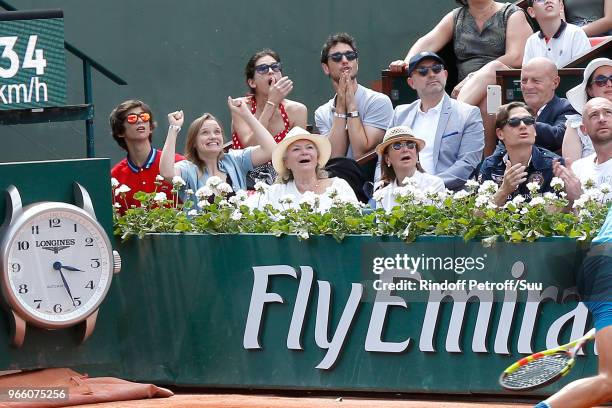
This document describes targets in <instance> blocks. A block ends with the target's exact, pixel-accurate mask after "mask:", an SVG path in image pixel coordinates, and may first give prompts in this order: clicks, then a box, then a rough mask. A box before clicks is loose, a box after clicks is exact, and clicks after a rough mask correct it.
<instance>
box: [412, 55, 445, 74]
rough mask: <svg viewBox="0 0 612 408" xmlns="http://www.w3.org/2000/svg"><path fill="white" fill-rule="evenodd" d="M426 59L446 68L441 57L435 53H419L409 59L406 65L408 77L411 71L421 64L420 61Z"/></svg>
mask: <svg viewBox="0 0 612 408" xmlns="http://www.w3.org/2000/svg"><path fill="white" fill-rule="evenodd" d="M426 59H433V60H436V61H438V62H439V63H440V64H442V65H444V66H446V63H445V62H444V60H443V59H442V57H440V56H439V55H438V54H436V53H435V52H431V51H423V52H419V53H418V54H416V55H415V56H413V57H412V58H410V62H409V63H408V76H411V75H412V71H414V69H415V68H416V67H417V65H419V64H420V63H421V61H423V60H426Z"/></svg>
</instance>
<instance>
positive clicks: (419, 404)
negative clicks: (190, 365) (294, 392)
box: [79, 394, 534, 408]
mask: <svg viewBox="0 0 612 408" xmlns="http://www.w3.org/2000/svg"><path fill="white" fill-rule="evenodd" d="M338 398H339V397H279V396H272V395H238V394H189V395H175V396H173V397H170V398H156V399H147V400H138V401H126V402H108V403H103V404H89V405H79V406H80V407H83V408H111V407H113V408H115V407H126V408H145V407H152V408H194V407H205V408H242V407H246V408H310V407H312V408H349V407H350V408H383V407H384V408H488V407H496V408H519V407H533V405H534V404H526V403H522V404H510V403H500V402H453V401H431V400H430V401H418V400H414V399H413V400H407V399H401V400H400V399H374V398H355V397H347V398H342V399H341V400H338Z"/></svg>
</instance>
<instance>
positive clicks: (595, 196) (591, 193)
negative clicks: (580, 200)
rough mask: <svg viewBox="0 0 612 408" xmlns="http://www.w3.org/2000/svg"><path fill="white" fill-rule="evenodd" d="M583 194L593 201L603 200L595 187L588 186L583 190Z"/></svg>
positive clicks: (601, 194)
mask: <svg viewBox="0 0 612 408" xmlns="http://www.w3.org/2000/svg"><path fill="white" fill-rule="evenodd" d="M584 194H585V195H586V196H587V197H588V198H589V199H591V200H595V201H602V200H603V196H604V195H603V193H602V192H601V191H600V190H598V189H596V188H588V189H587V190H586V191H584Z"/></svg>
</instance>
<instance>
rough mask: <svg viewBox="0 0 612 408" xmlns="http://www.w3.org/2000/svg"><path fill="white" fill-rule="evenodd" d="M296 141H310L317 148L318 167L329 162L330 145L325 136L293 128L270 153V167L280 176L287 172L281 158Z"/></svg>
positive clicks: (297, 127)
mask: <svg viewBox="0 0 612 408" xmlns="http://www.w3.org/2000/svg"><path fill="white" fill-rule="evenodd" d="M298 140H310V141H311V142H312V143H314V145H315V146H316V147H317V151H318V152H319V160H318V163H319V167H321V168H323V167H324V166H325V164H326V163H327V161H328V160H329V156H331V144H330V143H329V140H328V139H327V138H326V137H325V136H321V135H317V134H313V133H309V132H308V131H307V130H305V129H302V128H301V127H299V126H296V127H294V128H293V129H291V130H290V131H289V133H287V136H285V138H284V139H283V140H282V141H281V142H280V143H279V144H277V145H276V149H274V152H273V153H272V165H273V166H274V170H276V172H277V173H278V174H279V175H281V176H284V175H286V174H287V172H288V171H289V170H288V169H287V167H285V162H284V160H283V157H284V156H285V152H286V151H287V148H288V147H289V145H290V144H292V143H293V142H297V141H298Z"/></svg>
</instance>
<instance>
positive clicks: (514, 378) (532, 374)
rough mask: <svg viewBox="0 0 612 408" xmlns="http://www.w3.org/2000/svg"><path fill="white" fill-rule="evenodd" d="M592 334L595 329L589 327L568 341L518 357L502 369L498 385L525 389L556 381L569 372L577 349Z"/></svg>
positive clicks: (518, 389) (592, 335) (508, 388)
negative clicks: (583, 333)
mask: <svg viewBox="0 0 612 408" xmlns="http://www.w3.org/2000/svg"><path fill="white" fill-rule="evenodd" d="M594 336H595V329H591V330H590V331H589V332H588V333H587V334H585V335H584V336H582V337H581V338H579V339H577V340H574V341H572V342H570V343H567V344H564V345H562V346H559V347H556V348H552V349H548V350H545V351H540V352H539V353H535V354H532V355H530V356H527V357H525V358H522V359H520V360H519V361H517V362H516V363H514V364H512V365H511V366H510V367H508V368H506V369H505V370H504V372H503V373H502V375H501V376H500V377H499V385H501V386H502V387H504V388H505V389H507V390H511V391H526V390H533V389H536V388H540V387H543V386H545V385H548V384H551V383H553V382H555V381H557V380H558V379H559V378H561V377H563V376H564V375H566V374H567V373H569V371H570V370H571V369H572V367H573V366H574V363H575V362H576V361H575V359H574V357H575V356H576V353H577V352H578V350H580V348H581V347H582V346H583V345H584V343H586V342H587V341H589V340H591V339H592V338H593V337H594Z"/></svg>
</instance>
